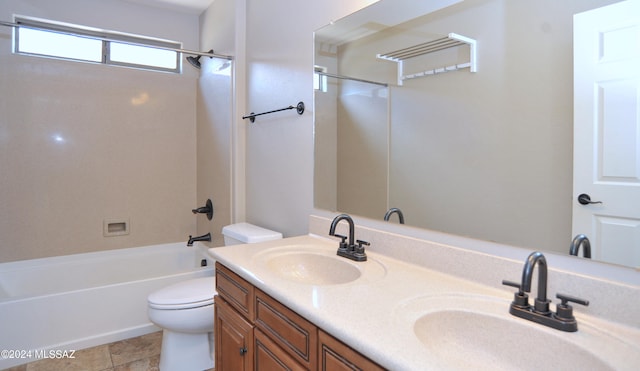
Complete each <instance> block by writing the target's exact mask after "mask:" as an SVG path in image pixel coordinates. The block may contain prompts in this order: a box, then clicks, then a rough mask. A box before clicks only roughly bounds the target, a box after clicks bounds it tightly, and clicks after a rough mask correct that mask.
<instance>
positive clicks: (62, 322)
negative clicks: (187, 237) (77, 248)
mask: <svg viewBox="0 0 640 371" xmlns="http://www.w3.org/2000/svg"><path fill="white" fill-rule="evenodd" d="M206 250H207V248H206V246H205V245H201V244H199V243H195V244H194V246H193V247H186V243H185V242H180V243H171V244H162V245H153V246H144V247H135V248H128V249H119V250H108V251H101V252H95V253H86V254H76V255H68V256H59V257H52V258H43V259H33V260H25V261H17V262H9V263H0V351H1V350H11V351H14V350H15V351H29V350H34V351H37V352H34V353H33V356H35V355H36V354H42V350H52V349H55V350H77V349H82V348H88V347H92V346H96V345H100V344H106V343H110V342H113V341H117V340H122V339H126V338H130V337H134V336H139V335H143V334H147V333H150V332H154V331H158V330H160V329H159V328H157V327H156V326H154V325H153V324H152V323H151V322H149V319H148V318H147V296H148V295H149V293H151V292H152V291H154V290H157V289H159V288H162V287H164V286H167V285H169V284H172V283H175V282H179V281H183V280H187V279H191V278H198V277H204V276H211V277H213V274H214V266H213V261H212V260H211V258H210V257H209V255H208V254H207V253H206ZM202 259H206V262H207V265H206V266H204V267H202V266H201V262H202ZM211 284H212V285H213V278H212V282H211ZM211 315H212V316H213V313H211ZM9 354H11V353H9ZM33 356H32V357H33ZM35 360H37V359H34V358H31V359H29V358H22V359H16V358H7V356H6V353H3V356H2V357H0V369H5V368H8V367H12V366H15V365H19V364H23V363H27V362H31V361H35Z"/></svg>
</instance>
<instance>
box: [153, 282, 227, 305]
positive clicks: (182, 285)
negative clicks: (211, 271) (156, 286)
mask: <svg viewBox="0 0 640 371" xmlns="http://www.w3.org/2000/svg"><path fill="white" fill-rule="evenodd" d="M215 286H216V281H215V278H214V277H203V278H196V279H192V280H187V281H183V282H178V283H176V284H173V285H170V286H167V287H164V288H162V289H160V290H157V291H154V292H152V293H151V294H150V295H149V297H148V298H147V301H148V302H149V305H150V306H151V307H152V308H157V309H184V308H195V307H201V306H205V305H211V304H213V297H214V296H215V295H216V294H217V292H216V287H215Z"/></svg>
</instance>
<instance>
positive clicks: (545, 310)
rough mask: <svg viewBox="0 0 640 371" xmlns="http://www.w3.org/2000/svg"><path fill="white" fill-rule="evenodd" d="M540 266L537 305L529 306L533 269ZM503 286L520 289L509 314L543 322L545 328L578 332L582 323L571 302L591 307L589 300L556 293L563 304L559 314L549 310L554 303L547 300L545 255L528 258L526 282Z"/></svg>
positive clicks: (533, 254) (524, 271) (560, 305)
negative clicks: (575, 315) (578, 321)
mask: <svg viewBox="0 0 640 371" xmlns="http://www.w3.org/2000/svg"><path fill="white" fill-rule="evenodd" d="M536 265H537V266H538V292H537V297H536V299H535V301H534V305H533V306H531V305H529V296H528V295H527V293H529V292H531V281H532V278H533V269H534V268H535V266H536ZM502 284H503V285H507V286H513V287H516V288H517V289H518V292H516V293H515V294H514V295H513V301H512V302H511V306H510V308H509V313H511V314H512V315H514V316H516V317H520V318H524V319H526V320H529V321H533V322H536V323H540V324H542V325H545V326H548V327H552V328H555V329H557V330H561V331H568V332H575V331H578V323H577V321H576V319H575V317H573V308H572V307H571V305H569V304H567V303H568V302H573V303H577V304H581V305H585V306H587V305H589V301H587V300H584V299H580V298H576V297H572V296H569V295H563V294H556V297H557V298H558V299H560V300H561V303H560V304H558V305H557V306H556V312H555V313H553V312H551V311H550V310H549V304H550V303H551V300H549V299H547V259H546V258H545V257H544V255H543V254H542V253H541V252H538V251H536V252H533V253H531V254H530V255H529V257H527V261H526V262H525V263H524V268H523V269H522V281H521V283H520V284H518V283H517V282H512V281H506V280H504V281H502Z"/></svg>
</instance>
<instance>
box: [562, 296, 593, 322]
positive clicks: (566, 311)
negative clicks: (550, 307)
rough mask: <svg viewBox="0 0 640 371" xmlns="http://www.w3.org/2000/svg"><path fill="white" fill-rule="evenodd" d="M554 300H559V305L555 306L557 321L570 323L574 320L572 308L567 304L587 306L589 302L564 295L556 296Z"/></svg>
mask: <svg viewBox="0 0 640 371" xmlns="http://www.w3.org/2000/svg"><path fill="white" fill-rule="evenodd" d="M556 298H558V299H560V301H561V302H560V304H558V305H556V317H557V318H558V319H559V320H564V321H571V320H573V319H574V317H573V307H572V306H571V305H569V304H568V302H572V303H576V304H580V305H584V306H588V305H589V300H584V299H580V298H576V297H574V296H569V295H564V294H556Z"/></svg>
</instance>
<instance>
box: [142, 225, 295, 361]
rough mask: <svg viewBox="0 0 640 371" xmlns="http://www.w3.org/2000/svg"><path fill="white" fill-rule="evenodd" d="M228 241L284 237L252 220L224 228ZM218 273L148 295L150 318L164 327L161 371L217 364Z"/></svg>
mask: <svg viewBox="0 0 640 371" xmlns="http://www.w3.org/2000/svg"><path fill="white" fill-rule="evenodd" d="M222 234H223V235H224V243H225V245H237V244H244V243H256V242H263V241H271V240H277V239H280V238H282V233H279V232H274V231H271V230H268V229H264V228H260V227H257V226H255V225H252V224H249V223H238V224H231V225H228V226H226V227H224V228H223V229H222ZM215 286H216V284H215V277H203V278H196V279H192V280H187V281H183V282H179V283H176V284H173V285H170V286H167V287H165V288H162V289H160V290H158V291H155V292H153V293H151V294H150V295H149V297H148V298H147V301H148V303H149V306H148V310H147V313H148V316H149V320H150V321H151V322H153V323H154V324H155V325H156V326H158V327H161V328H162V329H163V331H162V348H161V350H160V370H161V371H174V370H179V371H191V370H193V371H201V370H206V369H210V368H213V367H214V361H213V359H214V356H213V351H214V344H213V338H214V337H213V297H214V296H215V295H216V290H215Z"/></svg>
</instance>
